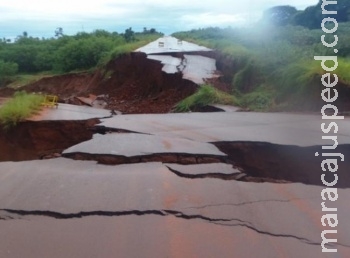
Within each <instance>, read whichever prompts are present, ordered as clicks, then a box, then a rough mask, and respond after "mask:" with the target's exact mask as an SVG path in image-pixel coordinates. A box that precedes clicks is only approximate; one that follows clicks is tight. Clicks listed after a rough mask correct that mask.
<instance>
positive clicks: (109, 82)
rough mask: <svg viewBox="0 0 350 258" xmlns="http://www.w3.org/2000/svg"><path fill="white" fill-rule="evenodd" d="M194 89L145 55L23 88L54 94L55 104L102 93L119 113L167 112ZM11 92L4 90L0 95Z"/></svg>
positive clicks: (124, 57)
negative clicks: (57, 100)
mask: <svg viewBox="0 0 350 258" xmlns="http://www.w3.org/2000/svg"><path fill="white" fill-rule="evenodd" d="M197 87H198V86H197V85H196V84H195V83H193V82H191V81H188V80H184V79H182V75H181V74H180V73H177V74H166V73H165V72H162V64H161V63H160V62H158V61H154V60H150V59H147V55H146V54H144V53H130V54H125V55H122V56H120V57H119V58H116V59H115V60H112V61H110V62H109V63H108V64H107V66H106V67H105V68H104V69H100V70H97V71H96V72H94V73H86V72H85V73H76V74H65V75H59V76H53V77H49V78H43V79H41V80H39V81H37V82H35V83H32V84H29V85H27V86H26V87H25V88H24V89H25V90H26V91H27V92H42V93H47V94H54V95H57V96H59V101H61V102H70V103H74V104H76V102H74V101H73V99H74V97H78V96H79V97H84V96H88V95H89V94H95V95H102V94H103V95H108V98H106V101H107V102H108V105H107V108H108V109H115V110H119V111H121V112H123V113H167V112H169V111H171V109H172V108H173V106H174V105H175V104H176V103H177V102H179V101H180V100H182V99H184V98H185V97H187V96H189V95H191V94H193V93H194V92H195V91H196V89H197ZM11 92H12V91H11ZM11 92H9V90H7V91H4V94H5V93H6V94H5V95H9V94H10V93H11ZM1 95H3V94H2V93H1V92H0V96H1Z"/></svg>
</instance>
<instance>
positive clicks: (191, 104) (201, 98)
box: [175, 85, 238, 112]
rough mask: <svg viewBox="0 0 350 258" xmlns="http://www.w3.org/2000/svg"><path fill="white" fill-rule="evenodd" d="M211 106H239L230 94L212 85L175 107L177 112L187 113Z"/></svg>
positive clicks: (201, 89) (200, 89) (202, 87)
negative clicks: (196, 108)
mask: <svg viewBox="0 0 350 258" xmlns="http://www.w3.org/2000/svg"><path fill="white" fill-rule="evenodd" d="M210 104H226V105H237V104H238V103H237V99H236V98H235V97H234V96H233V95H230V94H227V93H225V92H222V91H219V90H217V89H215V88H214V87H212V86H211V85H203V86H201V87H200V88H199V89H198V91H197V92H196V93H195V94H193V95H191V96H189V97H187V98H185V99H184V100H182V101H181V102H179V103H178V104H177V105H176V106H175V111H176V112H187V111H191V109H193V108H195V107H203V106H206V105H210Z"/></svg>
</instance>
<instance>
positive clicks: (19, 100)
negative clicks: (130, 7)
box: [0, 91, 44, 129]
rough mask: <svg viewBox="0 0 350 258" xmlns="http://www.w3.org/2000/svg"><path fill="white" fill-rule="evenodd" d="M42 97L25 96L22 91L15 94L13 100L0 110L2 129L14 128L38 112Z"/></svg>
mask: <svg viewBox="0 0 350 258" xmlns="http://www.w3.org/2000/svg"><path fill="white" fill-rule="evenodd" d="M43 100H44V97H43V96H41V95H35V94H27V93H26V92H24V91H19V92H16V93H15V95H14V98H13V99H11V100H9V101H8V102H6V103H5V104H4V105H3V106H2V107H1V108H0V123H1V124H2V126H3V128H4V129H8V128H11V127H13V126H15V125H16V124H17V123H18V122H20V121H23V120H25V119H26V118H28V117H30V116H31V115H33V114H34V113H35V112H37V111H38V110H40V108H41V103H42V102H43Z"/></svg>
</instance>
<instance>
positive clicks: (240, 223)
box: [0, 209, 350, 248]
mask: <svg viewBox="0 0 350 258" xmlns="http://www.w3.org/2000/svg"><path fill="white" fill-rule="evenodd" d="M0 212H2V213H4V212H5V213H8V214H12V215H19V216H22V217H26V216H44V217H49V218H53V219H62V220H67V219H81V218H85V217H90V216H103V217H121V216H133V215H134V216H146V215H156V216H162V217H164V216H175V217H176V218H179V219H185V220H194V219H198V220H202V221H205V222H207V223H212V224H215V225H217V226H225V227H227V226H228V227H244V228H247V229H250V230H252V231H254V232H255V233H258V234H261V235H267V236H271V237H279V238H292V239H295V240H298V241H300V242H302V243H304V244H308V245H320V244H321V243H320V242H315V241H312V240H310V239H307V238H304V237H298V236H295V235H291V234H277V233H272V232H268V231H265V230H261V229H258V228H257V227H256V226H254V225H252V223H250V222H248V221H244V220H241V219H237V218H229V219H226V218H211V217H207V216H203V215H201V214H194V215H187V214H185V213H183V212H181V211H177V210H129V211H87V212H79V213H71V214H65V213H59V212H54V211H38V210H36V211H34V210H33V211H25V210H12V209H0ZM9 219H20V218H18V217H17V218H12V217H11V216H9V215H7V214H2V215H1V214H0V220H5V221H6V220H9ZM232 222H234V224H232ZM328 246H329V247H336V246H343V247H347V248H350V245H346V244H341V243H336V244H329V245H328Z"/></svg>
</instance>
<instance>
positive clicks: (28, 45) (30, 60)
mask: <svg viewBox="0 0 350 258" xmlns="http://www.w3.org/2000/svg"><path fill="white" fill-rule="evenodd" d="M160 35H162V34H161V33H159V32H157V31H156V30H155V29H150V30H148V29H147V28H144V30H143V31H142V32H134V31H133V30H132V28H131V27H130V28H128V29H126V30H125V32H124V33H117V32H108V31H105V30H95V31H93V32H91V33H86V32H79V33H77V34H76V35H73V36H68V35H65V34H64V31H63V29H62V28H57V29H56V30H55V38H49V39H45V38H42V39H40V38H34V37H31V36H29V35H28V33H27V32H26V31H25V32H23V34H22V35H19V36H18V37H17V38H16V39H15V41H14V42H12V43H11V42H9V41H8V40H7V39H0V86H1V85H4V84H6V83H7V82H8V81H9V80H10V78H11V76H13V75H15V74H17V73H21V74H26V73H38V72H44V71H54V72H58V73H60V72H70V71H74V70H86V69H90V68H93V67H96V66H97V65H99V64H102V63H103V62H106V61H108V60H109V58H110V56H111V55H112V54H113V51H115V49H117V50H118V49H120V48H121V47H123V49H129V48H128V47H127V46H131V47H132V46H134V45H135V43H138V42H139V43H140V44H143V43H144V41H152V40H154V39H156V38H158V37H159V36H160ZM136 45H137V44H136Z"/></svg>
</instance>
